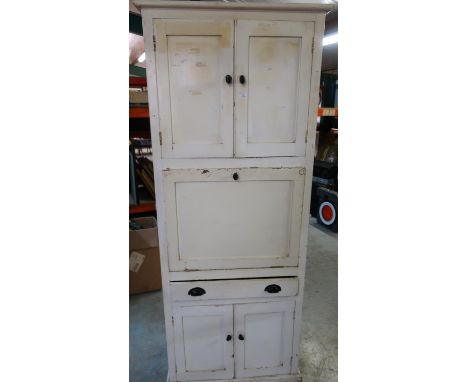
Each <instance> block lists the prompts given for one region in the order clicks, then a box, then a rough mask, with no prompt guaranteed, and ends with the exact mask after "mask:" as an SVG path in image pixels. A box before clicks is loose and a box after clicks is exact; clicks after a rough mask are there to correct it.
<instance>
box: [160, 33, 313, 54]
mask: <svg viewBox="0 0 468 382" xmlns="http://www.w3.org/2000/svg"><path fill="white" fill-rule="evenodd" d="M314 45H315V36H314V37H313V38H312V54H314ZM154 49H156V48H154Z"/></svg>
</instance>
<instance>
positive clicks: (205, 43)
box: [154, 20, 234, 158]
mask: <svg viewBox="0 0 468 382" xmlns="http://www.w3.org/2000/svg"><path fill="white" fill-rule="evenodd" d="M154 29H155V30H154V33H155V36H156V73H157V79H156V81H157V86H158V103H159V116H158V117H159V122H160V130H161V133H162V156H163V157H164V158H200V157H201V158H203V157H232V156H233V86H234V84H233V82H234V79H233V78H232V76H233V61H234V57H233V50H234V49H233V34H234V32H233V31H234V24H233V21H197V20H155V21H154ZM227 76H231V81H230V80H229V77H227Z"/></svg>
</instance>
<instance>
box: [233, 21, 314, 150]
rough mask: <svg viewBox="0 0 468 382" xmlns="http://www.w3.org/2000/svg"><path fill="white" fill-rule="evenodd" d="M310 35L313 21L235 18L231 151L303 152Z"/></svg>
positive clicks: (310, 54) (312, 33)
mask: <svg viewBox="0 0 468 382" xmlns="http://www.w3.org/2000/svg"><path fill="white" fill-rule="evenodd" d="M313 35H314V23H313V22H296V21H251V20H239V21H237V24H236V48H235V71H236V84H235V96H234V98H235V105H236V107H235V116H236V117H235V130H236V140H235V153H236V156H238V157H258V156H262V157H267V156H304V155H305V148H306V144H305V139H306V132H307V120H308V106H309V105H308V104H309V92H310V78H311V72H312V68H311V65H312V39H313ZM241 76H243V78H241ZM241 82H243V83H241Z"/></svg>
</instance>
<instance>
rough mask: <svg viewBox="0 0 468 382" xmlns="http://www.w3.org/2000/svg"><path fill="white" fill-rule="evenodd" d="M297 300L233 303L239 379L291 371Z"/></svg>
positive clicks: (236, 363) (236, 369)
mask: <svg viewBox="0 0 468 382" xmlns="http://www.w3.org/2000/svg"><path fill="white" fill-rule="evenodd" d="M294 306H295V301H294V300H288V301H281V302H267V303H255V304H238V305H234V322H235V361H236V362H235V365H236V368H235V371H236V378H242V377H255V376H262V375H275V374H288V373H290V372H291V356H292V342H293V316H294Z"/></svg>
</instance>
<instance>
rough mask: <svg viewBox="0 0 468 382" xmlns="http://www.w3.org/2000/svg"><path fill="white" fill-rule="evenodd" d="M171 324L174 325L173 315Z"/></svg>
mask: <svg viewBox="0 0 468 382" xmlns="http://www.w3.org/2000/svg"><path fill="white" fill-rule="evenodd" d="M172 325H174V316H172Z"/></svg>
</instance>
